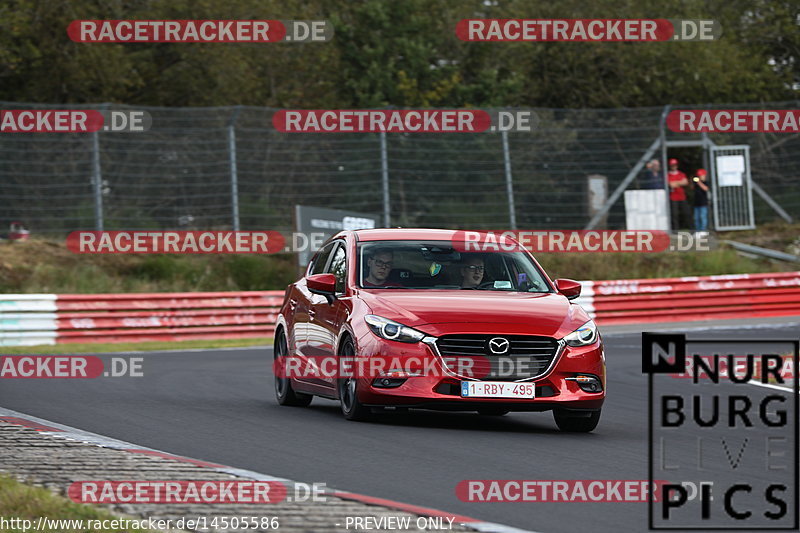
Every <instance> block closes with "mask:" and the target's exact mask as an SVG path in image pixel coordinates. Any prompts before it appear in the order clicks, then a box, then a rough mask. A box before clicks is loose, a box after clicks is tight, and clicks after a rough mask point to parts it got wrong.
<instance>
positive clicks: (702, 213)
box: [692, 168, 708, 231]
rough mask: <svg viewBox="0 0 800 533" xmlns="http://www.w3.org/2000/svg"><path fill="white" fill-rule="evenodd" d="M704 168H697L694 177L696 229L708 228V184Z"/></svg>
mask: <svg viewBox="0 0 800 533" xmlns="http://www.w3.org/2000/svg"><path fill="white" fill-rule="evenodd" d="M706 179H707V173H706V170H705V169H704V168H700V169H697V172H696V173H695V176H694V178H692V181H693V182H694V230H695V231H707V230H708V185H707V184H706Z"/></svg>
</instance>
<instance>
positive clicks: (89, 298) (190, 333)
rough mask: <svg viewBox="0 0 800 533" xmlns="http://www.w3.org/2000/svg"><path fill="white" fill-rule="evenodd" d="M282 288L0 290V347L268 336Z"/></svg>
mask: <svg viewBox="0 0 800 533" xmlns="http://www.w3.org/2000/svg"><path fill="white" fill-rule="evenodd" d="M282 299H283V291H252V292H188V293H154V294H58V295H56V294H6V295H0V346H20V345H37V344H56V343H58V344H62V343H75V342H81V343H93V342H142V341H180V340H191V339H226V338H246V337H267V336H270V335H272V333H273V331H274V326H275V319H276V317H277V310H278V307H279V306H280V304H281V301H282Z"/></svg>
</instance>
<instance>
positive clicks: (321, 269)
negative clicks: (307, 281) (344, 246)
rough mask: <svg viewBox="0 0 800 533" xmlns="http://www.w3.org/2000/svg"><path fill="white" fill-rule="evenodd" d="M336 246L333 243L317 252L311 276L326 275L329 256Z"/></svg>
mask: <svg viewBox="0 0 800 533" xmlns="http://www.w3.org/2000/svg"><path fill="white" fill-rule="evenodd" d="M334 246H336V243H335V242H332V243H330V244H329V245H327V246H325V247H324V248H323V249H321V250H320V251H319V252H317V255H315V256H314V259H313V264H312V265H311V271H310V272H309V273H310V274H324V273H325V264H326V263H327V262H328V256H329V255H331V251H333V247H334Z"/></svg>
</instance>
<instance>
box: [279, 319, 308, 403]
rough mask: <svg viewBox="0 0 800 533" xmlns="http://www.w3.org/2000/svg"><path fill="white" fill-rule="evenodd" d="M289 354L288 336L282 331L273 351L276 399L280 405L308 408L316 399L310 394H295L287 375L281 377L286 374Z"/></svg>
mask: <svg viewBox="0 0 800 533" xmlns="http://www.w3.org/2000/svg"><path fill="white" fill-rule="evenodd" d="M288 354H289V347H288V345H287V344H286V335H285V334H284V333H283V331H280V332H279V333H278V336H277V337H276V338H275V348H274V349H273V357H274V359H275V365H274V367H273V369H272V371H273V372H274V373H275V397H276V398H277V399H278V404H279V405H291V406H295V407H306V406H307V405H309V404H310V403H311V400H312V399H313V398H314V397H313V396H312V395H310V394H303V393H302V392H295V390H294V389H293V388H292V381H291V380H290V379H289V378H288V377H286V376H285V375H284V376H283V377H281V376H280V375H279V374H281V373H283V374H285V370H283V369H285V362H286V359H285V358H286V357H288Z"/></svg>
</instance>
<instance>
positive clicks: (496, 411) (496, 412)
mask: <svg viewBox="0 0 800 533" xmlns="http://www.w3.org/2000/svg"><path fill="white" fill-rule="evenodd" d="M510 412H511V411H510V410H509V409H504V408H502V407H479V408H478V414H479V415H482V416H503V415H507V414H508V413H510Z"/></svg>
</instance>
